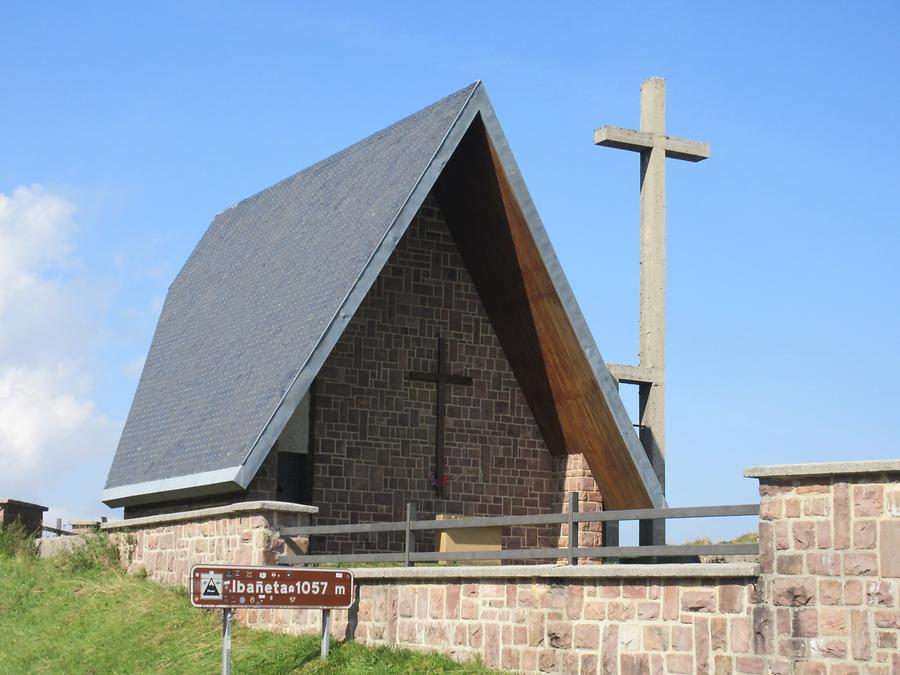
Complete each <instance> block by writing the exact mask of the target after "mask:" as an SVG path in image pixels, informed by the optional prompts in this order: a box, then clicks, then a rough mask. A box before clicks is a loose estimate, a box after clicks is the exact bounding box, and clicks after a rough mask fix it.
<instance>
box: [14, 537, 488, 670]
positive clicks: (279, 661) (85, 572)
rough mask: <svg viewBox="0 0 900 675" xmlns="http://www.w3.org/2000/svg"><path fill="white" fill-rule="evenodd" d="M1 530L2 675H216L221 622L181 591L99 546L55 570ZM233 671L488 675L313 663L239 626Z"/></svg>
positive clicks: (347, 659) (296, 647)
mask: <svg viewBox="0 0 900 675" xmlns="http://www.w3.org/2000/svg"><path fill="white" fill-rule="evenodd" d="M8 530H9V528H7V530H5V531H4V530H0V636H2V638H0V673H3V674H6V673H10V674H12V673H15V674H17V675H18V674H20V673H54V674H56V673H83V674H97V675H99V674H101V673H102V674H103V675H106V674H115V673H173V674H175V673H177V674H178V675H190V674H192V673H198V674H199V673H204V674H206V673H216V672H219V668H220V660H221V646H222V643H221V629H222V628H221V627H222V617H221V612H213V611H207V610H200V609H196V608H193V607H191V606H190V602H189V600H188V596H187V593H186V592H184V591H183V590H179V589H173V588H164V587H160V586H158V585H156V584H154V583H152V582H150V581H148V580H147V579H144V578H140V577H136V576H132V575H127V574H125V573H124V572H122V571H121V569H120V568H119V566H118V564H117V561H116V560H115V553H114V551H115V549H114V548H112V547H111V546H110V545H109V542H108V541H107V540H106V539H105V538H104V537H103V536H96V537H94V538H93V539H92V540H91V541H89V543H88V545H87V546H85V547H84V548H82V549H76V550H75V551H73V552H71V553H69V554H66V555H62V556H60V557H58V558H54V559H52V560H43V559H40V558H37V557H35V555H34V553H33V546H31V544H30V542H29V540H28V539H27V538H26V537H24V536H22V533H21V532H18V533H10V532H9V531H8ZM232 671H233V672H234V673H235V675H239V674H240V673H260V674H270V673H271V674H280V673H292V674H299V675H312V674H315V675H339V674H342V673H348V674H349V673H373V674H384V675H387V674H389V673H391V674H393V673H409V674H412V673H426V674H436V673H466V674H470V675H483V674H486V673H490V672H492V671H489V670H488V669H486V668H484V667H483V666H481V665H480V664H478V663H468V664H460V663H456V662H454V661H452V660H451V659H450V658H449V657H446V656H443V655H440V654H426V653H419V652H413V651H408V650H402V649H395V648H376V649H372V648H366V647H363V646H362V645H359V644H354V643H348V644H344V643H333V645H332V651H331V656H330V657H329V658H328V660H327V661H323V660H321V659H320V658H319V640H318V637H317V636H303V637H293V636H288V635H276V634H273V633H267V632H262V631H251V630H249V629H246V628H243V627H241V626H236V627H235V630H234V637H233V642H232Z"/></svg>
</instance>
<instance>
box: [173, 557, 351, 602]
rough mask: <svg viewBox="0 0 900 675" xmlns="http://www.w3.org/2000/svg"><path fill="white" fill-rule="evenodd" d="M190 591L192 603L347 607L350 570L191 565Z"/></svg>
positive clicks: (349, 599) (349, 589)
mask: <svg viewBox="0 0 900 675" xmlns="http://www.w3.org/2000/svg"><path fill="white" fill-rule="evenodd" d="M190 593H191V604H192V605H194V607H226V608H227V607H293V608H294V609H347V608H348V607H350V605H352V604H353V574H352V573H350V572H347V571H346V570H323V569H304V568H299V567H255V566H250V565H195V566H194V567H193V569H191V583H190Z"/></svg>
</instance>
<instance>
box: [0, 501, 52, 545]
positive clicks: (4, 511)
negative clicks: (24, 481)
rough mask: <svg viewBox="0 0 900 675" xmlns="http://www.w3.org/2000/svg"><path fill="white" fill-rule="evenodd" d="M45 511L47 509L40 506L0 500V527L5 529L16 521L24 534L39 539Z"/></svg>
mask: <svg viewBox="0 0 900 675" xmlns="http://www.w3.org/2000/svg"><path fill="white" fill-rule="evenodd" d="M46 510H47V507H46V506H41V505H40V504H32V503H30V502H20V501H19V500H18V499H7V498H0V526H4V527H5V526H7V525H12V524H13V523H15V522H17V521H18V522H19V523H21V525H22V527H24V528H25V531H26V532H28V533H31V534H33V535H34V536H36V537H40V536H41V528H42V527H43V524H44V522H43V521H44V512H45V511H46Z"/></svg>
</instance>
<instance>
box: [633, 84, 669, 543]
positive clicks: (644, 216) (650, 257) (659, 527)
mask: <svg viewBox="0 0 900 675" xmlns="http://www.w3.org/2000/svg"><path fill="white" fill-rule="evenodd" d="M641 131H643V132H647V133H649V134H651V135H652V138H653V144H652V146H651V147H650V148H647V149H645V150H644V151H643V152H641V200H640V201H641V210H640V212H641V228H640V229H641V247H640V262H641V286H640V296H641V299H640V321H641V324H640V333H641V335H640V358H639V363H640V364H641V367H643V368H647V369H650V370H651V371H652V372H657V373H660V374H662V373H665V367H666V144H665V134H666V81H665V80H663V79H662V78H659V77H654V78H651V79H649V80H647V81H645V82H644V83H643V84H642V85H641ZM639 395H640V408H639V416H640V417H639V424H640V438H641V444H642V445H643V446H644V450H645V451H646V452H647V457H648V458H649V459H650V464H651V465H652V466H653V470H654V471H655V472H656V476H657V478H658V479H659V482H660V485H661V486H662V488H663V490H665V475H666V455H665V437H666V433H665V420H666V391H665V383H664V381H653V382H644V383H642V384H641V385H640V394H639ZM640 542H641V544H664V543H665V542H666V523H665V521H664V520H654V521H643V522H641V524H640Z"/></svg>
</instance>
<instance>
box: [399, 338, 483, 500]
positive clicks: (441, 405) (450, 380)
mask: <svg viewBox="0 0 900 675" xmlns="http://www.w3.org/2000/svg"><path fill="white" fill-rule="evenodd" d="M409 379H411V380H416V381H419V382H434V383H435V384H436V385H437V404H436V409H435V430H434V473H433V474H432V475H433V480H434V490H435V492H436V493H440V492H441V487H442V485H443V476H444V474H443V469H444V419H445V418H446V415H447V385H448V384H467V385H471V384H472V378H471V377H467V376H465V375H453V374H451V373H450V367H449V365H448V363H447V340H446V339H444V338H438V363H437V372H436V373H409Z"/></svg>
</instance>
